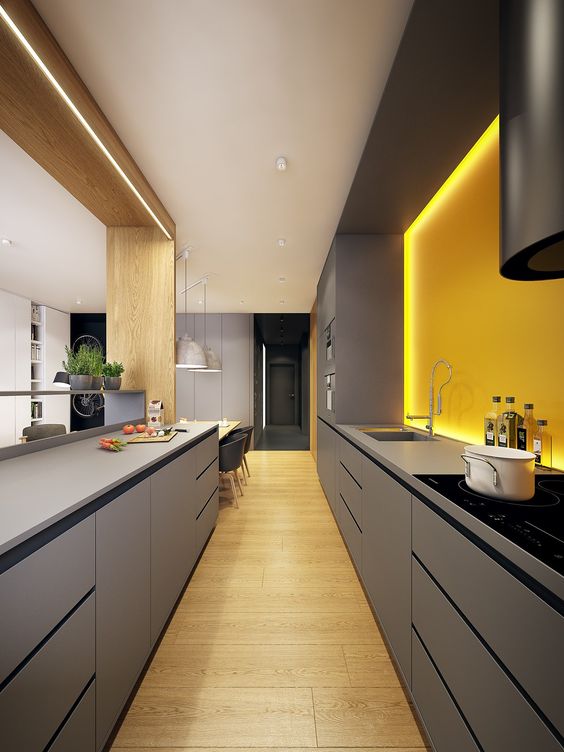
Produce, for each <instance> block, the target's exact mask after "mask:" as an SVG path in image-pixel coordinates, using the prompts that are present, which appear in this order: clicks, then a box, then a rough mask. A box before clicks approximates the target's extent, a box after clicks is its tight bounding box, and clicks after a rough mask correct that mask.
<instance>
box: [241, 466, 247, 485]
mask: <svg viewBox="0 0 564 752" xmlns="http://www.w3.org/2000/svg"><path fill="white" fill-rule="evenodd" d="M241 473H242V474H243V483H244V484H245V485H246V486H247V485H248V483H247V474H246V473H245V463H244V462H242V463H241Z"/></svg>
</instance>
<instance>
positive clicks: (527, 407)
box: [525, 402, 534, 410]
mask: <svg viewBox="0 0 564 752" xmlns="http://www.w3.org/2000/svg"><path fill="white" fill-rule="evenodd" d="M533 407H534V405H533V403H532V402H525V410H532V409H533Z"/></svg>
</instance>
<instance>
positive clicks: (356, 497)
mask: <svg viewBox="0 0 564 752" xmlns="http://www.w3.org/2000/svg"><path fill="white" fill-rule="evenodd" d="M338 470H339V493H340V494H341V496H342V497H343V499H344V500H345V501H346V503H347V506H348V508H349V511H350V513H351V514H352V516H353V517H354V518H355V520H356V522H357V523H358V526H359V528H361V529H362V489H361V488H360V486H358V485H357V483H356V482H355V480H354V479H353V478H351V476H350V475H349V473H348V472H347V470H346V469H345V468H344V467H343V465H342V464H341V463H339V468H338Z"/></svg>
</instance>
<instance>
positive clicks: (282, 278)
mask: <svg viewBox="0 0 564 752" xmlns="http://www.w3.org/2000/svg"><path fill="white" fill-rule="evenodd" d="M278 281H279V282H285V281H286V277H278Z"/></svg>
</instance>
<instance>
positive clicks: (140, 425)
mask: <svg viewBox="0 0 564 752" xmlns="http://www.w3.org/2000/svg"><path fill="white" fill-rule="evenodd" d="M145 428H146V426H145V424H144V423H138V424H137V425H136V426H135V430H136V431H137V433H143V431H144V430H145Z"/></svg>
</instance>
